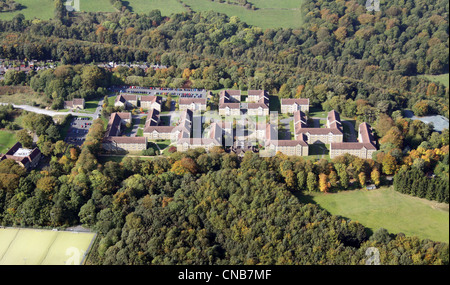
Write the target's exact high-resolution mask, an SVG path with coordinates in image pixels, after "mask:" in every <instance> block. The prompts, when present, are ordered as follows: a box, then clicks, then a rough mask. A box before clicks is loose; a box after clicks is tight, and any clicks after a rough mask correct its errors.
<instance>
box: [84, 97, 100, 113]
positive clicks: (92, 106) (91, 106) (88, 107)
mask: <svg viewBox="0 0 450 285" xmlns="http://www.w3.org/2000/svg"><path fill="white" fill-rule="evenodd" d="M99 101H100V99H98V100H90V101H86V103H85V106H84V110H80V112H87V113H95V110H96V109H97V107H98V102H99Z"/></svg>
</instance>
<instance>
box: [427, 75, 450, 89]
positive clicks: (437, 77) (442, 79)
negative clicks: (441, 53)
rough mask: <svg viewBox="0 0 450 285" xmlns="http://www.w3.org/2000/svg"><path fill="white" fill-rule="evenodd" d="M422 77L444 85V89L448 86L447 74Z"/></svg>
mask: <svg viewBox="0 0 450 285" xmlns="http://www.w3.org/2000/svg"><path fill="white" fill-rule="evenodd" d="M424 77H426V78H428V80H431V81H436V82H439V83H442V84H444V85H445V86H446V87H448V86H449V74H448V73H446V74H440V75H424Z"/></svg>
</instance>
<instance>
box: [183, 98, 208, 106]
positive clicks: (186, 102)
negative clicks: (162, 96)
mask: <svg viewBox="0 0 450 285" xmlns="http://www.w3.org/2000/svg"><path fill="white" fill-rule="evenodd" d="M178 103H179V104H180V105H190V104H192V103H195V104H202V105H206V98H180V101H179V102H178Z"/></svg>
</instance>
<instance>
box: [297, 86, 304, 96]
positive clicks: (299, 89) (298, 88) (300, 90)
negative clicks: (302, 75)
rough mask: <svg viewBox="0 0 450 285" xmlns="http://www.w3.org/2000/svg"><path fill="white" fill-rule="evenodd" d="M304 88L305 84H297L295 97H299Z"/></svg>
mask: <svg viewBox="0 0 450 285" xmlns="http://www.w3.org/2000/svg"><path fill="white" fill-rule="evenodd" d="M304 89H305V85H303V84H302V85H299V86H297V90H296V92H295V98H300V97H301V96H302V92H303V90H304Z"/></svg>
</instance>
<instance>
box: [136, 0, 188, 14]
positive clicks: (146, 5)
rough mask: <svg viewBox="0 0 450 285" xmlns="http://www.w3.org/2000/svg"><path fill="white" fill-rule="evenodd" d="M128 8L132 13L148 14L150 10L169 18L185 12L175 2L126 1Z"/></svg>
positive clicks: (163, 0)
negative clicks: (174, 14)
mask: <svg viewBox="0 0 450 285" xmlns="http://www.w3.org/2000/svg"><path fill="white" fill-rule="evenodd" d="M128 2H129V5H128V6H129V7H131V9H132V11H133V13H138V14H142V13H144V14H148V12H150V11H152V10H156V9H158V10H160V11H161V14H162V15H163V16H170V15H171V14H173V13H182V12H186V9H184V8H183V6H181V3H179V2H178V1H176V0H128Z"/></svg>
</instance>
